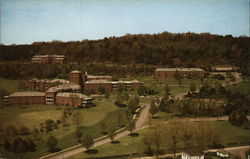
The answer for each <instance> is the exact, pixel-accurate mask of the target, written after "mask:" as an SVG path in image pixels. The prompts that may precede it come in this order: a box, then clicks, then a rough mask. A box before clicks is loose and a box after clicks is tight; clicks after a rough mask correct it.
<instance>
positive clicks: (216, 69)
mask: <svg viewBox="0 0 250 159" xmlns="http://www.w3.org/2000/svg"><path fill="white" fill-rule="evenodd" d="M238 69H239V68H238V67H236V66H213V67H212V71H213V72H233V71H237V70H238Z"/></svg>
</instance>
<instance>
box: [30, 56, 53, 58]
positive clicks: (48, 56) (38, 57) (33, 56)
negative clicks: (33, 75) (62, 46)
mask: <svg viewBox="0 0 250 159" xmlns="http://www.w3.org/2000/svg"><path fill="white" fill-rule="evenodd" d="M40 57H49V55H34V56H33V57H32V58H40Z"/></svg>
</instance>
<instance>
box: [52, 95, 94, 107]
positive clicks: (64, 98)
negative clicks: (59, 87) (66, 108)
mask: <svg viewBox="0 0 250 159" xmlns="http://www.w3.org/2000/svg"><path fill="white" fill-rule="evenodd" d="M92 100H93V98H90V97H88V96H85V95H83V94H81V93H57V95H56V104H58V105H70V106H75V107H88V106H91V105H92Z"/></svg>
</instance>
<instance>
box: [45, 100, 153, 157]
mask: <svg viewBox="0 0 250 159" xmlns="http://www.w3.org/2000/svg"><path fill="white" fill-rule="evenodd" d="M143 105H144V108H143V109H142V111H141V113H140V115H139V118H138V119H137V121H136V129H135V131H138V130H141V129H144V128H146V127H148V126H147V125H145V123H146V122H147V120H148V112H149V107H150V104H147V103H144V104H143ZM122 129H123V128H122ZM128 134H130V131H128V130H126V129H123V130H122V131H121V132H118V133H117V135H116V137H115V139H119V138H121V137H123V136H126V135H128ZM101 138H102V139H99V140H97V141H95V143H94V145H93V148H94V147H97V146H100V145H103V144H106V143H109V142H111V140H110V139H109V138H108V137H107V136H104V137H101ZM69 149H70V150H68V151H65V152H58V154H56V153H55V154H53V156H52V154H50V155H48V156H44V157H41V158H40V159H45V158H51V159H64V158H68V157H70V156H73V155H75V154H78V153H80V152H83V151H85V150H86V149H85V148H84V147H82V146H81V145H76V146H73V147H72V149H71V148H69Z"/></svg>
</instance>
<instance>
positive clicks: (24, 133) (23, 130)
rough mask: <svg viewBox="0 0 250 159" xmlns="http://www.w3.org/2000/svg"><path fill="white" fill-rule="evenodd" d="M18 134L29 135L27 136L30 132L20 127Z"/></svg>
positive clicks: (24, 127)
mask: <svg viewBox="0 0 250 159" xmlns="http://www.w3.org/2000/svg"><path fill="white" fill-rule="evenodd" d="M20 133H21V134H22V135H29V134H30V130H29V128H27V127H26V126H22V127H21V128H20Z"/></svg>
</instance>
